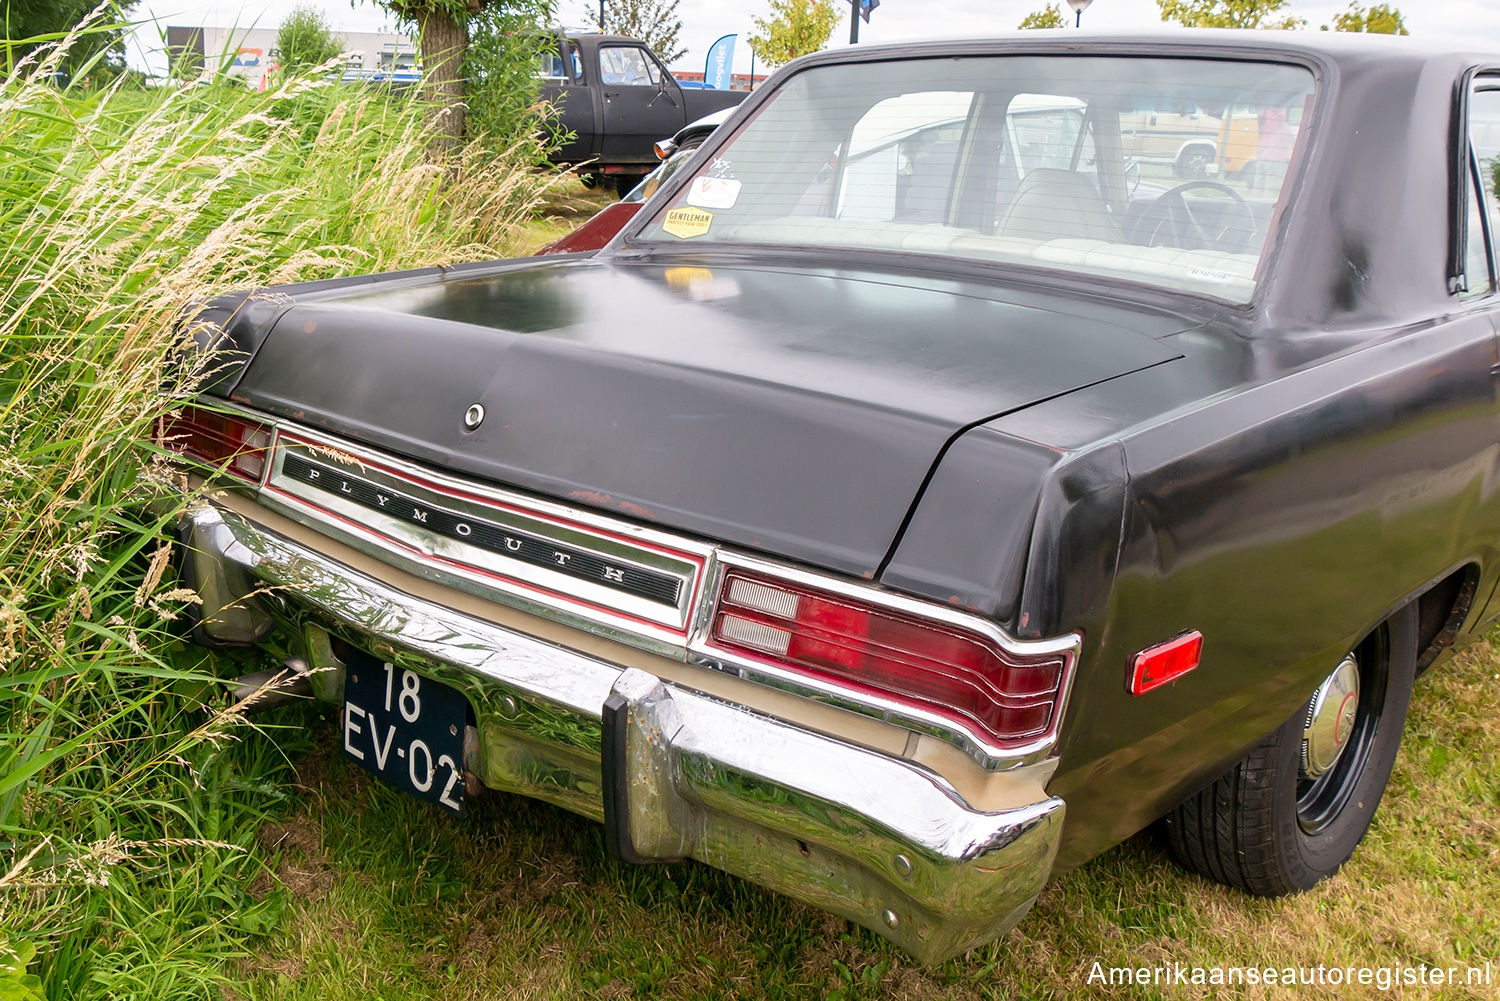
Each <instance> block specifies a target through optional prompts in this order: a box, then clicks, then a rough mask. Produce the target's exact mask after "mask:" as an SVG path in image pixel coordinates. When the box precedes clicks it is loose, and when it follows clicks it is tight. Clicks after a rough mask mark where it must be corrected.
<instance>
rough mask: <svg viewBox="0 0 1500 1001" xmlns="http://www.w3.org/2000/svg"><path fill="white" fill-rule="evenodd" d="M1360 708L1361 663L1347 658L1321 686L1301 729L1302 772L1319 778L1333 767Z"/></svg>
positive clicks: (1346, 742)
mask: <svg viewBox="0 0 1500 1001" xmlns="http://www.w3.org/2000/svg"><path fill="white" fill-rule="evenodd" d="M1358 708H1359V664H1358V662H1356V661H1355V659H1354V655H1353V654H1350V655H1349V656H1347V657H1345V658H1344V659H1343V660H1342V661H1341V662H1340V663H1339V666H1338V667H1336V668H1334V669H1333V673H1332V674H1330V675H1329V676H1328V678H1327V679H1326V680H1325V681H1324V682H1323V684H1322V685H1320V686H1318V693H1317V694H1316V695H1314V696H1313V700H1312V705H1311V706H1309V707H1308V710H1307V724H1306V726H1304V727H1303V730H1302V774H1303V775H1305V776H1306V777H1307V778H1310V779H1316V778H1317V777H1318V776H1320V775H1322V774H1324V773H1325V772H1327V771H1328V769H1330V768H1332V767H1333V766H1334V764H1335V763H1337V761H1338V760H1339V755H1340V754H1342V753H1343V752H1344V748H1345V747H1347V746H1348V744H1349V737H1350V736H1351V735H1352V734H1353V733H1354V717H1355V711H1356V710H1357V709H1358Z"/></svg>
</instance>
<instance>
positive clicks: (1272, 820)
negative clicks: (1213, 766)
mask: <svg viewBox="0 0 1500 1001" xmlns="http://www.w3.org/2000/svg"><path fill="white" fill-rule="evenodd" d="M1354 656H1355V658H1356V660H1357V661H1358V671H1359V679H1360V688H1359V697H1358V705H1357V707H1356V709H1355V719H1354V723H1353V730H1352V734H1351V736H1349V737H1348V738H1347V741H1348V742H1347V744H1346V745H1345V746H1344V749H1343V751H1342V752H1340V754H1339V756H1338V758H1337V759H1336V761H1335V763H1334V765H1333V766H1332V767H1331V768H1329V769H1328V770H1327V771H1326V772H1325V773H1324V774H1323V775H1322V776H1321V777H1320V778H1318V779H1316V780H1314V779H1309V778H1308V777H1307V775H1306V774H1305V773H1304V771H1303V748H1302V741H1303V731H1304V728H1305V727H1306V725H1307V721H1308V713H1309V711H1310V708H1311V705H1312V700H1311V699H1309V700H1308V703H1307V705H1305V706H1303V708H1302V709H1300V710H1298V712H1297V714H1296V715H1294V716H1293V717H1292V718H1291V719H1290V720H1288V721H1287V722H1286V724H1285V725H1283V726H1282V727H1280V728H1279V729H1278V730H1277V731H1276V732H1275V733H1273V734H1271V735H1270V736H1269V737H1267V738H1266V739H1265V740H1263V741H1262V742H1261V743H1260V744H1259V745H1257V746H1256V747H1255V748H1254V749H1253V750H1252V751H1251V752H1250V753H1249V754H1248V755H1246V756H1245V758H1244V759H1243V760H1242V761H1240V762H1239V763H1238V764H1236V765H1235V766H1234V767H1233V768H1231V769H1230V770H1229V771H1228V773H1226V774H1225V775H1223V776H1221V777H1220V778H1219V779H1218V780H1216V781H1215V782H1214V783H1213V784H1212V785H1210V786H1209V787H1208V788H1206V789H1203V790H1201V791H1200V792H1197V793H1195V794H1194V795H1192V796H1189V797H1188V798H1187V799H1186V800H1184V801H1183V802H1182V803H1181V804H1179V805H1178V806H1177V807H1175V808H1174V809H1173V810H1172V812H1171V813H1169V814H1167V816H1166V817H1164V818H1163V827H1164V829H1165V833H1166V838H1167V844H1168V847H1169V848H1170V850H1171V852H1172V855H1173V856H1174V857H1175V858H1176V859H1177V861H1178V862H1179V863H1181V864H1182V865H1183V866H1184V867H1186V868H1188V869H1191V870H1193V871H1195V872H1198V873H1201V874H1202V875H1204V876H1207V877H1208V878H1209V879H1212V880H1214V881H1215V882H1219V883H1223V884H1225V885H1227V886H1233V887H1237V888H1238V889H1241V890H1245V891H1246V892H1248V893H1253V894H1256V895H1257V896H1263V897H1279V896H1282V895H1284V894H1288V893H1296V892H1298V891H1301V890H1308V889H1311V888H1312V887H1313V886H1315V885H1316V884H1317V883H1318V882H1320V881H1321V880H1324V879H1327V878H1328V877H1329V876H1332V875H1333V874H1334V873H1335V872H1337V871H1338V870H1339V867H1340V866H1342V865H1343V864H1344V863H1345V862H1346V861H1348V860H1349V857H1350V856H1351V855H1352V854H1354V849H1355V847H1356V846H1357V845H1358V844H1359V842H1360V841H1361V840H1362V839H1363V838H1364V836H1365V832H1366V831H1367V830H1369V827H1370V821H1371V819H1373V817H1374V816H1375V808H1376V807H1377V806H1379V805H1380V797H1381V795H1382V794H1383V793H1384V792H1385V786H1386V782H1387V781H1388V780H1389V779H1390V775H1391V767H1392V766H1393V765H1394V764H1395V761H1396V752H1397V750H1398V749H1399V748H1400V746H1401V731H1402V729H1403V728H1404V726H1405V724H1406V711H1407V707H1408V706H1409V705H1410V704H1411V691H1412V682H1413V680H1414V678H1415V675H1416V662H1417V609H1416V604H1415V603H1412V604H1410V605H1408V606H1407V607H1406V608H1403V609H1402V610H1401V611H1399V612H1397V613H1396V614H1395V615H1392V616H1391V617H1390V618H1389V619H1387V620H1386V621H1385V622H1383V623H1381V625H1380V626H1379V627H1378V628H1377V629H1376V630H1375V631H1374V632H1373V633H1371V634H1370V635H1369V636H1368V637H1366V638H1365V639H1364V641H1363V642H1361V643H1360V644H1359V646H1358V648H1356V650H1355V651H1354Z"/></svg>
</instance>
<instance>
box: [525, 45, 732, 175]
mask: <svg viewBox="0 0 1500 1001" xmlns="http://www.w3.org/2000/svg"><path fill="white" fill-rule="evenodd" d="M570 42H571V43H573V44H576V45H577V46H578V53H579V57H580V62H581V64H582V69H583V74H582V78H581V79H577V80H560V81H553V80H548V81H545V82H544V83H543V84H542V88H541V98H542V99H543V100H545V101H548V102H549V103H551V104H553V105H554V106H556V107H557V108H558V111H559V124H560V125H561V126H562V128H563V130H564V131H565V132H567V133H568V134H569V136H568V138H567V139H566V141H565V142H564V143H563V144H562V146H561V148H560V149H559V150H558V151H557V152H556V153H555V154H554V157H553V159H554V160H555V162H557V163H567V164H580V163H585V162H589V161H594V162H593V163H591V164H590V167H591V168H592V167H595V166H597V167H599V168H603V167H620V166H627V167H634V168H640V169H639V170H638V171H637V172H638V173H645V171H646V170H649V169H651V168H654V167H655V166H656V163H657V157H656V153H655V151H654V149H653V144H654V143H655V142H656V141H657V140H659V139H663V138H665V137H667V136H670V135H673V134H674V133H676V132H677V131H678V130H680V129H682V128H683V127H684V126H686V125H688V124H690V123H692V122H695V121H697V120H698V119H699V118H702V117H704V116H705V115H708V114H710V113H712V112H715V111H719V110H721V109H723V108H731V107H734V106H735V105H737V104H739V103H740V102H741V101H743V100H744V99H745V97H746V96H747V92H745V91H738V90H712V89H698V88H694V87H683V86H681V85H680V84H678V83H677V81H676V80H675V79H673V77H672V75H671V73H670V72H669V71H667V70H666V67H665V66H661V70H662V73H663V80H662V82H661V86H660V87H659V88H657V87H651V88H647V87H619V86H608V87H606V86H604V85H603V84H601V83H600V76H599V48H600V46H606V45H628V46H640V47H642V48H645V47H646V44H645V43H644V42H642V41H640V40H639V39H635V38H628V37H625V36H620V35H595V34H570V35H565V36H559V38H558V44H559V45H560V46H564V47H565V46H567V44H568V43H570ZM561 52H562V55H563V57H564V58H563V63H564V65H571V63H572V60H571V59H569V58H568V53H567V51H566V49H565V48H564V49H563V50H561ZM653 58H654V56H653ZM657 62H658V65H660V60H657ZM636 91H640V92H642V93H640V94H636V93H635V92H636ZM632 102H633V103H632ZM627 105H628V106H627ZM637 105H638V106H637ZM622 123H623V128H621V125H622Z"/></svg>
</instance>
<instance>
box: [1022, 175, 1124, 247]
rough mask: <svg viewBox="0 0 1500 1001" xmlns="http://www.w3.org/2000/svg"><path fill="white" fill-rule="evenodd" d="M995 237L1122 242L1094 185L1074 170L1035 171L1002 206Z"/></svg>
mask: <svg viewBox="0 0 1500 1001" xmlns="http://www.w3.org/2000/svg"><path fill="white" fill-rule="evenodd" d="M995 235H996V236H1004V237H1013V238H1019V239H1024V240H1058V239H1076V240H1105V241H1108V242H1111V243H1120V242H1123V241H1124V234H1123V232H1122V230H1121V229H1120V226H1119V225H1118V223H1117V222H1116V221H1115V218H1114V217H1113V216H1111V215H1110V214H1109V210H1108V209H1106V208H1105V207H1104V200H1103V199H1102V198H1100V197H1099V189H1098V188H1096V187H1094V182H1093V181H1091V180H1089V179H1088V177H1087V176H1085V175H1084V174H1081V173H1079V172H1078V171H1076V170H1056V169H1052V168H1045V167H1044V168H1038V169H1037V170H1033V171H1032V172H1031V173H1029V174H1027V175H1026V176H1025V178H1023V179H1022V180H1021V183H1020V185H1019V186H1017V188H1016V193H1015V195H1014V196H1013V197H1012V198H1011V199H1010V202H1009V203H1008V204H1007V205H1006V206H1005V210H1004V212H1002V213H1001V215H1000V221H999V223H998V224H997V225H996V226H995Z"/></svg>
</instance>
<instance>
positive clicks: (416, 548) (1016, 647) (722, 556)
mask: <svg viewBox="0 0 1500 1001" xmlns="http://www.w3.org/2000/svg"><path fill="white" fill-rule="evenodd" d="M209 406H210V407H211V408H212V409H215V410H223V411H225V412H230V413H234V414H237V415H240V416H243V417H245V418H247V419H250V420H255V421H257V422H259V423H261V424H264V425H266V426H268V427H270V428H272V430H273V437H272V443H271V448H270V455H271V461H269V462H267V463H266V469H265V472H263V473H262V477H261V483H260V485H259V489H258V491H257V492H256V493H255V498H256V500H257V502H258V503H260V504H261V505H262V506H264V507H266V508H268V509H270V510H272V511H275V512H277V513H279V514H282V515H285V516H286V517H289V518H291V519H292V520H294V521H296V522H298V523H299V524H302V525H305V526H306V527H308V528H310V529H313V530H314V531H317V532H320V533H322V534H325V535H328V536H329V537H331V538H334V539H337V540H338V541H340V542H342V543H344V544H346V545H349V546H351V547H353V548H355V549H357V550H359V551H360V552H363V553H365V554H367V555H370V556H373V557H375V558H376V559H380V560H383V561H385V562H388V563H391V564H392V565H395V566H397V567H399V568H401V569H403V570H405V571H407V572H409V573H413V574H416V575H417V576H420V577H423V578H424V579H427V580H431V581H433V582H434V583H437V584H440V585H442V586H446V587H452V588H454V589H456V590H459V591H463V592H465V593H468V594H472V595H475V596H477V597H480V598H484V599H486V600H490V601H495V602H498V603H500V604H503V605H507V606H509V607H512V608H517V609H519V610H521V611H523V612H527V613H529V614H533V615H537V616H540V617H542V618H545V619H548V620H551V621H554V622H558V623H561V624H563V625H567V626H571V627H573V628H577V629H582V630H585V631H587V632H590V633H593V634H595V635H598V636H603V637H605V638H607V639H611V640H614V641H617V642H620V643H624V644H626V645H629V646H633V647H636V648H638V649H642V650H645V651H647V652H649V653H653V654H657V655H660V656H665V657H669V658H671V659H673V660H677V661H683V662H686V663H689V664H692V665H695V666H699V667H702V668H704V669H705V670H713V671H719V672H722V673H728V674H732V675H734V676H737V677H740V678H742V679H744V680H747V681H752V682H755V683H757V684H760V685H764V686H766V687H767V688H772V689H776V690H778V691H782V692H786V693H789V694H793V695H798V696H801V697H803V698H808V699H812V700H814V701H817V702H820V703H823V704H825V705H829V706H833V707H836V708H839V709H843V710H846V711H849V712H852V713H855V714H858V715H861V716H865V717H867V718H873V719H878V720H882V721H884V722H888V723H891V724H894V725H896V726H899V727H901V728H903V729H906V730H909V731H911V732H913V733H916V734H925V735H927V736H931V737H934V738H936V739H938V740H940V741H942V742H944V743H947V744H950V745H952V746H954V747H957V748H959V749H960V750H962V751H963V752H964V753H966V754H967V755H968V756H969V757H970V758H972V759H973V760H974V761H975V762H977V763H978V764H979V765H980V766H981V767H983V768H985V769H987V770H990V771H1001V770H1009V769H1012V768H1018V767H1023V766H1026V765H1031V764H1035V763H1036V762H1038V761H1041V760H1043V759H1045V758H1047V757H1049V756H1050V755H1051V754H1052V753H1053V752H1054V751H1055V748H1056V745H1057V739H1058V734H1059V731H1060V728H1061V726H1062V722H1063V720H1064V719H1065V718H1066V716H1067V710H1068V702H1069V700H1070V697H1071V693H1072V687H1073V682H1074V678H1075V676H1076V674H1077V666H1078V659H1079V653H1080V650H1081V647H1082V643H1083V637H1082V635H1081V634H1080V633H1077V632H1073V633H1067V634H1065V635H1062V636H1056V637H1050V638H1047V639H1041V640H1020V639H1016V638H1014V637H1012V636H1011V635H1009V634H1008V633H1007V632H1005V630H1003V629H1002V628H1001V627H1000V626H999V625H998V624H996V623H995V622H993V621H991V620H990V619H988V618H985V617H984V616H982V615H979V614H977V613H974V612H968V611H965V610H963V609H959V608H953V607H951V606H948V605H942V604H938V603H936V602H931V601H927V600H924V599H921V598H913V597H908V596H906V595H903V594H898V593H895V592H892V591H889V590H886V589H884V588H882V587H880V586H879V585H875V584H869V583H862V582H856V581H849V580H844V579H841V578H838V577H835V576H832V575H829V574H824V573H821V572H816V571H810V570H805V569H800V568H797V567H793V566H788V565H786V564H783V563H779V562H776V561H774V560H768V559H764V558H762V557H759V556H754V555H751V554H747V553H741V552H737V551H735V550H732V549H725V548H723V547H721V546H715V545H713V544H711V543H708V542H704V541H701V540H695V539H691V538H687V537H684V536H679V535H674V534H670V533H667V532H662V531H660V530H657V529H652V528H647V527H645V526H642V525H637V524H634V523H631V522H627V521H622V520H619V519H616V518H612V517H609V516H607V515H601V514H598V513H596V512H593V511H587V510H583V509H580V508H575V507H571V506H569V505H566V504H560V503H557V502H555V501H547V500H543V499H540V498H536V497H532V496H529V495H524V494H520V493H516V492H514V491H510V490H506V489H503V488H499V487H494V486H490V485H487V484H482V483H479V482H476V481H474V480H469V479H464V478H460V477H455V476H452V475H450V474H448V473H444V472H441V471H438V470H435V469H432V468H430V467H427V466H423V465H419V464H417V463H413V462H410V461H408V460H405V459H401V458H399V457H396V456H393V455H391V454H389V453H386V452H383V451H377V450H375V449H372V448H369V447H368V446H364V445H359V444H354V443H351V442H350V441H348V440H347V439H342V438H337V437H335V436H332V435H328V434H325V433H322V432H319V431H316V430H314V429H312V428H309V427H306V426H305V425H302V424H298V423H296V422H293V421H287V420H281V419H275V418H271V417H269V416H268V415H266V414H264V413H262V412H260V411H256V410H252V409H250V408H248V407H243V406H238V405H234V404H228V403H219V402H217V401H215V402H214V403H212V404H210V405H209ZM283 437H285V438H286V439H287V443H290V442H299V443H303V444H306V443H312V444H313V445H314V446H315V447H317V448H323V449H327V450H328V451H329V452H331V453H335V454H338V455H343V456H347V457H348V458H350V459H352V460H354V462H355V463H362V462H366V461H368V462H369V463H371V464H373V465H376V466H384V467H387V468H389V469H391V470H394V471H396V472H397V473H399V474H402V475H404V476H408V477H412V478H414V479H416V480H418V481H421V482H427V483H432V484H435V485H437V486H440V487H442V488H444V489H447V490H453V491H458V492H461V493H463V494H467V495H469V496H470V497H475V498H480V499H481V500H484V499H488V500H492V501H493V502H494V503H495V504H497V505H502V506H504V507H508V508H516V509H519V510H520V511H521V512H523V514H522V517H525V516H526V515H529V514H534V515H536V516H537V517H539V518H540V519H541V520H543V521H547V522H561V523H562V525H560V526H558V527H561V528H564V529H567V528H577V529H582V530H584V532H585V534H588V535H589V536H590V538H599V539H603V540H606V541H608V537H609V536H614V537H617V538H618V539H623V540H625V541H624V542H623V543H622V545H624V546H627V547H628V545H629V543H630V542H632V541H637V542H639V543H640V544H641V545H642V546H646V547H652V548H656V549H662V550H666V551H667V552H668V553H671V554H678V555H679V558H681V559H683V560H685V561H687V562H697V563H698V564H699V566H698V569H697V571H696V573H695V574H694V576H693V578H692V580H691V581H690V582H689V584H688V586H686V587H684V596H683V599H682V600H683V602H684V605H683V609H684V615H683V620H682V625H681V626H680V627H673V626H668V625H665V624H657V623H652V622H647V621H643V620H641V619H639V618H635V619H632V618H631V617H629V616H628V615H625V614H620V615H616V614H611V613H610V612H608V611H606V610H604V609H600V608H595V607H589V606H588V605H586V604H582V603H580V602H578V601H572V600H568V599H567V598H564V597H553V596H551V595H549V594H547V593H545V592H541V591H538V592H535V593H528V592H524V591H522V590H520V589H519V588H517V587H514V586H507V585H506V583H505V582H504V581H501V580H496V579H490V578H487V577H486V576H485V575H483V574H482V573H468V572H465V571H464V568H463V567H462V566H459V565H457V564H455V563H453V562H452V561H451V560H449V559H445V561H444V564H443V565H442V566H438V565H435V564H434V563H433V562H432V561H431V560H430V559H423V558H419V557H418V556H417V555H414V553H415V554H422V553H427V554H429V555H433V554H434V553H433V548H432V547H431V546H430V545H428V543H429V542H430V541H431V539H434V538H441V537H437V536H434V535H433V533H419V532H418V530H416V529H415V527H414V526H411V525H410V524H408V523H406V522H404V521H402V522H396V523H395V524H393V525H391V526H390V529H391V531H392V532H393V538H394V539H397V540H400V541H399V542H393V541H392V539H391V538H388V537H387V536H386V535H385V534H384V532H382V531H381V530H378V529H367V528H365V527H364V526H363V525H361V524H360V523H358V522H355V521H352V520H350V519H349V518H347V517H345V516H344V515H343V514H340V513H339V512H337V511H332V510H327V509H325V508H323V507H322V506H320V505H318V504H314V503H311V502H309V501H308V500H306V499H304V498H303V497H301V496H299V495H298V494H296V493H293V492H289V491H287V490H286V489H285V485H284V483H282V482H278V481H277V480H276V477H277V475H278V474H279V472H280V469H281V464H282V460H283V457H284V455H285V448H286V447H287V443H284V442H283ZM240 482H241V485H242V486H249V484H248V483H246V482H245V481H240ZM402 484H403V488H405V487H406V486H407V483H406V482H405V481H404V480H403V481H402ZM310 489H311V488H310ZM319 493H322V492H321V491H320V492H319ZM449 503H450V499H449V498H447V497H444V501H443V504H444V505H447V504H449ZM468 506H469V507H471V508H472V509H473V510H474V511H475V512H476V513H477V512H483V514H484V517H485V518H487V519H491V520H493V512H492V509H491V508H489V507H486V506H484V505H483V503H481V502H469V504H468ZM374 513H375V512H373V511H371V510H370V509H367V508H360V509H359V514H360V515H361V517H363V516H365V515H370V514H374ZM398 530H399V531H398ZM424 535H425V536H427V537H428V539H427V540H424V539H422V538H421V536H424ZM444 541H446V540H444ZM424 546H425V548H424ZM436 555H440V556H441V555H443V554H442V553H441V552H438V553H436ZM734 567H738V568H742V569H745V570H747V571H751V572H754V573H758V574H763V575H765V576H769V577H773V578H778V579H781V580H784V581H787V582H788V583H792V584H800V585H802V586H804V587H808V588H813V589H816V590H819V591H824V592H828V593H831V594H836V595H842V596H845V597H848V598H851V599H853V600H856V601H860V602H864V603H868V604H871V605H875V606H878V607H881V608H887V609H890V610H892V611H896V612H901V613H904V614H907V615H912V616H915V617H918V618H924V619H928V620H931V621H935V622H940V623H944V624H947V625H950V626H953V627H955V628H957V629H961V630H964V631H968V632H972V633H977V634H979V635H981V636H983V637H985V638H986V639H988V640H990V641H991V642H993V643H995V645H996V646H998V647H999V648H1000V649H1001V650H1003V651H1005V652H1007V653H1010V654H1014V655H1016V656H1022V657H1027V656H1032V657H1034V656H1048V655H1061V656H1062V657H1063V661H1064V663H1063V673H1062V679H1061V681H1060V682H1059V685H1058V697H1057V703H1056V709H1055V711H1054V712H1053V716H1052V723H1051V725H1050V726H1049V727H1048V730H1047V732H1046V733H1044V734H1041V735H1040V736H1038V737H1037V738H1035V739H1034V740H1032V741H1029V742H1027V743H1026V744H1024V745H1020V746H999V745H996V744H994V743H993V742H991V741H989V740H987V739H986V738H984V737H982V736H981V735H979V734H978V733H976V732H974V731H973V730H972V729H970V728H968V727H966V726H964V725H962V724H961V723H960V722H959V721H957V720H954V719H951V718H949V717H946V716H940V715H938V714H937V713H933V712H930V711H927V710H924V709H922V708H920V707H917V706H912V705H908V704H906V703H904V702H897V701H895V700H893V699H884V698H881V697H879V696H875V695H871V694H869V693H865V692H855V691H852V690H850V689H848V688H844V687H842V686H839V685H837V684H834V683H832V682H826V681H823V680H821V679H818V678H814V677H811V676H808V675H805V674H802V673H799V672H797V671H795V670H793V669H790V668H782V667H779V666H775V665H772V664H770V663H766V662H762V661H758V660H754V659H752V658H749V657H743V656H740V655H738V654H735V653H731V652H729V651H725V650H721V649H719V648H717V647H715V646H714V645H713V644H712V643H711V642H710V640H709V630H710V626H711V624H712V622H713V618H714V615H715V613H716V612H717V608H718V591H719V585H720V583H721V581H722V580H723V576H724V573H725V571H726V570H727V569H729V568H734ZM564 583H566V584H567V585H568V586H570V587H572V586H576V585H581V584H584V583H586V582H584V581H580V580H577V579H575V578H565V579H564ZM610 597H611V599H612V600H618V598H620V597H622V596H621V595H614V594H611V596H610ZM679 687H683V688H687V689H689V690H695V691H696V689H693V687H692V686H691V685H690V684H681V685H680V686H679ZM909 752H910V745H909V748H908V753H909Z"/></svg>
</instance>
